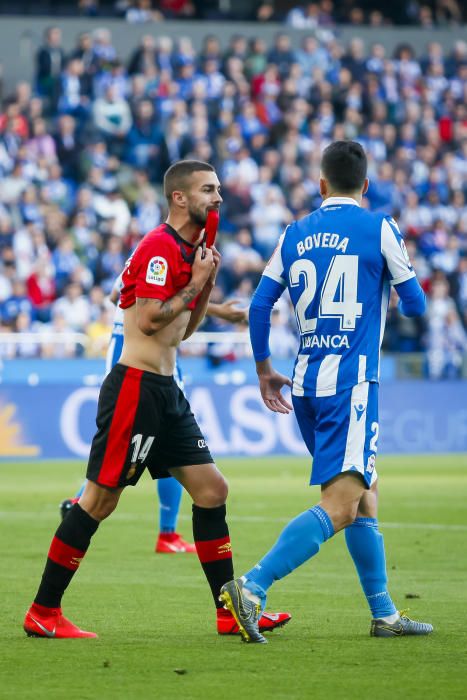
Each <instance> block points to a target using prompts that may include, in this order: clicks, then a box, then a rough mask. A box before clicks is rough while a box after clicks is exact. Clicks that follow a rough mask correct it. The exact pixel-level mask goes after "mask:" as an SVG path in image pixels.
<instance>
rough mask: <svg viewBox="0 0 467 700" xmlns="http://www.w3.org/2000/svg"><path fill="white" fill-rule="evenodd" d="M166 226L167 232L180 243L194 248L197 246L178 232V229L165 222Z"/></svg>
mask: <svg viewBox="0 0 467 700" xmlns="http://www.w3.org/2000/svg"><path fill="white" fill-rule="evenodd" d="M165 226H166V228H167V233H169V234H170V235H171V236H172V237H173V238H175V240H176V241H178V243H182V244H183V245H186V246H187V247H188V248H194V247H195V246H194V245H193V243H189V241H186V240H185V239H184V238H182V236H181V235H180V234H179V233H178V231H177V230H176V229H174V227H173V226H171V225H170V224H168V223H167V222H165Z"/></svg>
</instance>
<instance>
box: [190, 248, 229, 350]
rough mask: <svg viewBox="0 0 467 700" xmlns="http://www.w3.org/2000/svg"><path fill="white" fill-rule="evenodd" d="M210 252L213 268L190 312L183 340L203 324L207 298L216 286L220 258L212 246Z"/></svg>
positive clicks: (207, 303)
mask: <svg viewBox="0 0 467 700" xmlns="http://www.w3.org/2000/svg"><path fill="white" fill-rule="evenodd" d="M211 250H212V258H213V262H214V268H213V271H212V273H211V274H210V276H209V278H208V280H207V282H206V284H205V285H204V287H203V289H202V291H201V293H200V295H199V297H198V301H197V302H196V306H195V308H194V309H193V311H192V312H191V316H190V320H189V321H188V325H187V327H186V331H185V335H184V336H183V340H186V339H187V338H189V337H190V335H193V333H194V332H195V331H196V330H197V328H199V326H200V325H201V323H202V322H203V320H204V317H205V316H206V312H207V309H208V305H209V297H210V296H211V292H212V290H213V289H214V286H215V284H216V277H217V272H218V270H219V265H220V261H221V256H220V253H219V251H218V250H217V248H215V247H214V246H212V248H211Z"/></svg>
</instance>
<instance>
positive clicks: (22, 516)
mask: <svg viewBox="0 0 467 700" xmlns="http://www.w3.org/2000/svg"><path fill="white" fill-rule="evenodd" d="M50 517H51V512H50V510H47V511H42V512H41V513H37V512H31V511H8V510H0V520H11V519H13V518H14V519H15V520H36V521H37V520H38V519H40V520H50ZM291 517H292V516H291ZM58 519H59V516H58V509H57V521H58ZM179 519H180V520H184V521H191V516H190V515H180V516H179ZM290 519H291V518H284V517H280V518H272V517H267V516H263V515H229V516H228V517H227V520H228V521H229V522H235V523H271V524H274V523H288V522H290ZM111 520H112V521H116V520H118V521H120V522H129V523H133V522H134V523H137V522H142V523H154V522H155V516H154V515H148V514H144V515H133V514H131V513H118V512H117V513H114V514H113V515H112V516H111ZM379 525H380V527H381V529H389V530H391V529H393V530H406V529H407V530H435V531H437V530H447V531H449V532H467V524H465V525H462V524H459V525H447V524H445V523H397V522H396V523H393V522H380V523H379Z"/></svg>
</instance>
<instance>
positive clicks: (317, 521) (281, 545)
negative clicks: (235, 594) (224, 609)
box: [245, 506, 334, 592]
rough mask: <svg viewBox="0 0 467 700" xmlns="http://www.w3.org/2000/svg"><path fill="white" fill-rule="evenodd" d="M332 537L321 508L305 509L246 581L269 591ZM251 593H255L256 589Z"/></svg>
mask: <svg viewBox="0 0 467 700" xmlns="http://www.w3.org/2000/svg"><path fill="white" fill-rule="evenodd" d="M333 534H334V527H333V525H332V522H331V519H330V518H329V516H328V514H327V513H326V511H325V510H323V508H321V506H315V507H314V508H311V509H310V510H306V511H305V512H304V513H300V515H297V517H296V518H294V519H293V520H291V521H290V523H289V524H288V525H286V526H285V528H284V529H283V530H282V532H281V534H280V535H279V539H278V540H277V542H276V543H275V545H274V546H273V548H272V549H270V550H269V552H268V553H267V554H266V555H265V556H264V557H263V558H262V559H261V561H260V562H259V563H258V564H256V566H255V567H253V569H251V570H250V571H248V573H246V574H245V578H246V579H247V580H248V583H249V582H250V581H251V582H253V583H255V584H256V585H257V586H259V587H260V588H261V589H262V590H263V591H267V590H268V588H269V587H270V586H271V585H272V584H273V582H274V581H278V580H279V579H281V578H284V576H287V574H290V573H291V572H292V571H293V570H294V569H296V568H297V567H298V566H300V565H301V564H303V563H304V562H306V561H307V560H308V559H310V558H311V557H312V556H314V555H315V554H317V552H318V551H319V548H320V546H321V545H322V544H323V542H326V540H328V539H329V538H330V537H332V536H333ZM247 588H248V584H247ZM252 592H255V590H254V589H253V587H252Z"/></svg>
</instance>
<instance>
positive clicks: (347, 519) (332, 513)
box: [324, 503, 358, 532]
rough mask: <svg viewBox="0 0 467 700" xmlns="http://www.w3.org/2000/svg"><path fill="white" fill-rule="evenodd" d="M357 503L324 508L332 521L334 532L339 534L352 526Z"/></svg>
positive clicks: (355, 515)
mask: <svg viewBox="0 0 467 700" xmlns="http://www.w3.org/2000/svg"><path fill="white" fill-rule="evenodd" d="M357 505H358V504H357V503H343V504H339V505H338V506H334V507H332V506H331V507H329V506H328V507H326V506H324V508H325V510H326V512H327V514H328V515H329V517H330V518H331V520H332V524H333V526H334V532H339V530H343V529H344V528H346V527H348V526H349V525H352V523H353V522H354V520H355V518H356V517H357Z"/></svg>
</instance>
